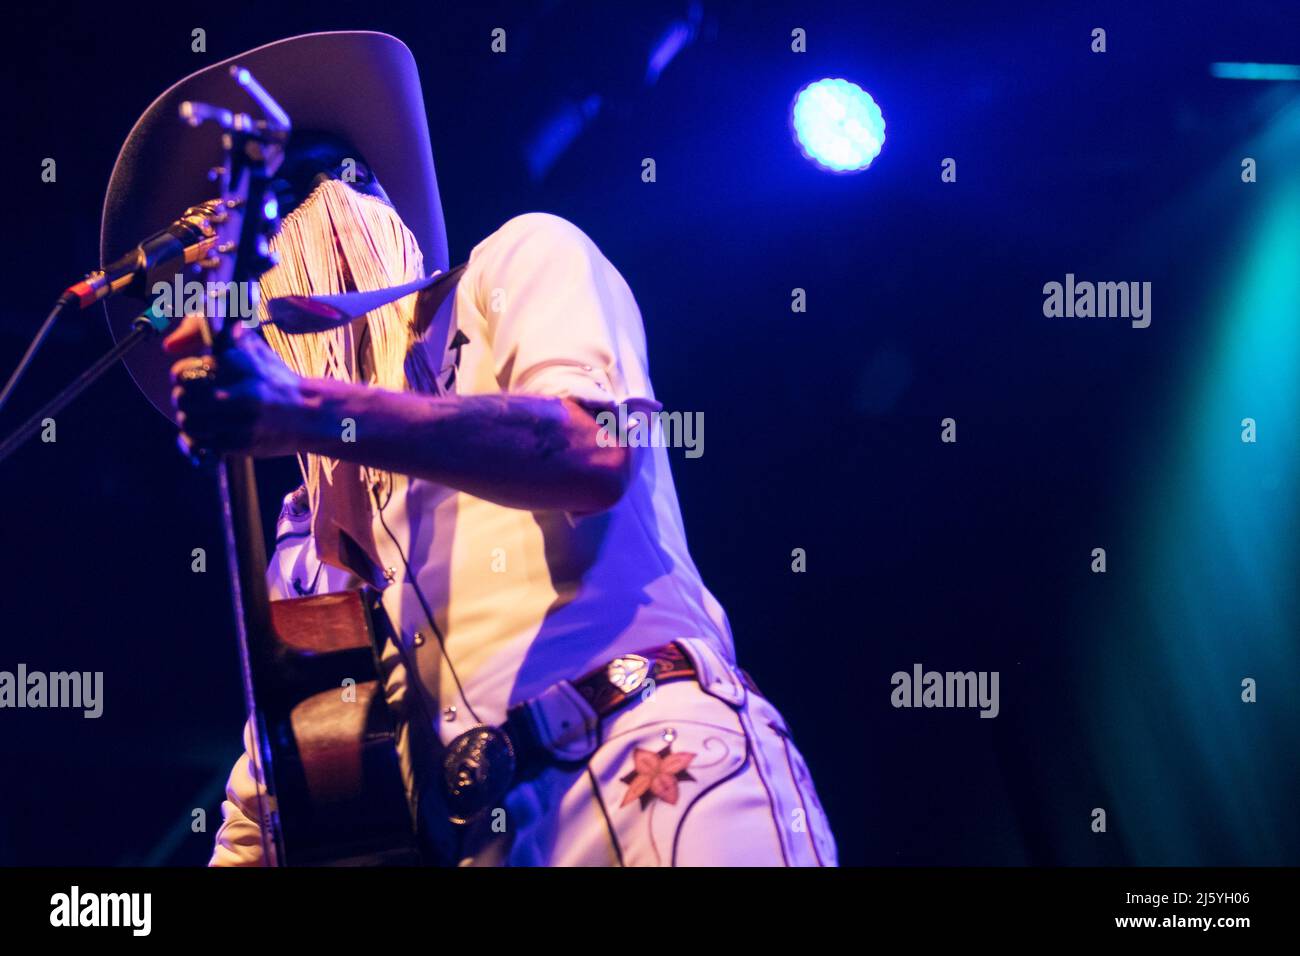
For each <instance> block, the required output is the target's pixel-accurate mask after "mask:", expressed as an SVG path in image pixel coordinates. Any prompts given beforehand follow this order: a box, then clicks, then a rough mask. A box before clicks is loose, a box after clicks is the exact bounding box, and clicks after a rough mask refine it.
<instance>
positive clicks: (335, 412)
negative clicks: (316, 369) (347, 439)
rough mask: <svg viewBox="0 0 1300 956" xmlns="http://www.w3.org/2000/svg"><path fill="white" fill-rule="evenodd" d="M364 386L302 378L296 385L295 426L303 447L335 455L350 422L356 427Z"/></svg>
mask: <svg viewBox="0 0 1300 956" xmlns="http://www.w3.org/2000/svg"><path fill="white" fill-rule="evenodd" d="M363 391H364V390H363V389H362V388H360V387H359V386H356V385H353V384H352V383H350V382H338V381H334V380H331V379H324V378H305V379H302V380H301V383H300V384H299V386H298V394H299V399H298V416H297V417H298V429H297V431H298V432H299V437H300V440H301V442H302V447H303V450H304V451H308V452H313V453H315V454H319V455H328V456H330V457H334V458H337V457H339V455H338V451H339V449H338V445H339V444H340V443H341V442H342V441H343V439H344V436H345V433H346V429H348V427H349V425H350V426H351V428H352V429H353V430H354V431H355V428H356V417H357V414H358V408H357V403H358V400H359V399H360V398H362V397H363V396H361V395H359V393H361V392H363Z"/></svg>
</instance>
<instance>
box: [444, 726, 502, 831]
mask: <svg viewBox="0 0 1300 956" xmlns="http://www.w3.org/2000/svg"><path fill="white" fill-rule="evenodd" d="M514 778H515V748H514V745H513V744H512V743H511V742H510V738H509V737H508V736H507V735H506V732H505V731H504V730H501V729H500V728H497V727H489V726H487V725H486V724H484V725H480V726H478V727H472V728H470V729H469V730H467V731H465V732H464V733H463V734H461V735H460V736H459V737H457V738H456V739H455V740H453V741H452V742H451V743H450V744H448V745H447V749H446V752H445V753H444V754H443V758H442V780H443V791H444V792H445V794H446V797H447V809H448V812H449V817H450V819H451V822H452V823H454V824H456V825H458V826H464V825H465V824H468V823H470V822H472V821H473V820H475V819H476V818H477V817H479V816H480V815H481V814H482V813H483V811H484V810H486V809H487V808H488V807H498V806H501V805H502V801H503V799H504V797H505V795H506V794H507V793H508V792H509V790H510V785H511V784H512V783H513V782H514Z"/></svg>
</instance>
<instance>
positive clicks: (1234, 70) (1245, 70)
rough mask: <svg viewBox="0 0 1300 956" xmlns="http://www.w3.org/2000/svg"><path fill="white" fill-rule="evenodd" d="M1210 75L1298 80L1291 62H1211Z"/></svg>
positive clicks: (1299, 74) (1298, 72)
mask: <svg viewBox="0 0 1300 956" xmlns="http://www.w3.org/2000/svg"><path fill="white" fill-rule="evenodd" d="M1210 75H1211V76H1216V77H1218V78H1219V79H1221V80H1300V66H1295V65H1294V64H1291V63H1211V64H1210Z"/></svg>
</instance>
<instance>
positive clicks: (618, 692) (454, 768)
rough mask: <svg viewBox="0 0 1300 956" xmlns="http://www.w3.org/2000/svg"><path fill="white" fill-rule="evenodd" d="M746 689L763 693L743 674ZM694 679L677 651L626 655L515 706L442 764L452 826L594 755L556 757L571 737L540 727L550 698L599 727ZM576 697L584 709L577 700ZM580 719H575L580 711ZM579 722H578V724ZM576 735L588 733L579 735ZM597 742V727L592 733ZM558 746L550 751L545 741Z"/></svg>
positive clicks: (667, 648) (585, 751) (451, 750)
mask: <svg viewBox="0 0 1300 956" xmlns="http://www.w3.org/2000/svg"><path fill="white" fill-rule="evenodd" d="M739 675H740V679H741V680H742V682H743V683H744V685H745V686H746V687H747V688H748V689H750V690H752V691H754V692H755V693H758V688H757V687H755V686H754V683H753V681H752V680H750V678H749V675H748V674H745V672H744V671H739ZM686 678H691V679H694V680H699V673H698V671H697V669H696V667H695V664H694V663H693V662H692V661H691V658H690V657H689V656H688V655H687V654H686V652H685V651H684V650H683V649H682V647H681V646H680V645H679V644H677V643H672V644H665V645H664V646H662V647H656V648H653V649H651V650H648V651H643V652H642V653H640V654H624V655H622V656H621V657H616V658H615V659H614V660H612V661H610V662H609V663H608V664H606V665H605V666H604V667H599V668H597V669H596V670H593V671H591V672H590V673H589V674H585V675H583V676H582V677H579V678H578V679H577V680H575V681H561V682H560V683H559V684H556V685H553V686H552V687H550V688H548V689H547V690H546V691H543V692H542V693H541V694H539V695H538V696H537V697H535V698H533V699H531V700H528V701H525V702H523V703H521V704H516V705H515V706H513V707H511V708H510V710H508V711H507V712H506V719H505V722H504V723H502V724H501V725H500V726H499V727H491V726H488V725H482V726H478V727H474V728H471V729H470V730H467V731H465V733H463V734H461V735H460V736H459V737H457V738H456V739H455V740H453V741H452V742H451V743H450V744H448V745H447V749H446V751H445V752H444V753H443V758H442V778H443V779H442V783H443V790H444V792H445V796H446V801H447V807H448V811H449V817H450V819H451V821H452V823H455V824H458V825H463V824H467V823H470V822H472V821H473V820H475V819H476V818H478V817H479V816H480V815H482V814H483V813H484V811H486V810H488V809H491V808H495V807H499V806H501V805H502V803H503V801H504V798H505V795H506V793H507V792H508V791H509V790H510V788H511V787H512V786H514V785H515V784H517V783H521V782H523V781H526V780H530V779H532V778H534V777H536V776H537V775H538V774H540V773H541V772H542V771H543V770H545V769H546V768H547V767H551V766H566V765H568V766H577V765H580V764H581V763H582V762H583V761H585V760H586V759H587V758H588V757H589V756H590V753H591V751H592V750H594V739H592V740H589V741H587V742H586V743H585V744H584V743H583V742H582V741H579V742H578V743H577V745H576V746H574V747H573V751H574V753H573V759H563V758H562V757H560V756H557V753H556V747H555V746H554V743H553V740H554V738H555V736H556V734H557V733H559V732H563V731H564V730H567V729H570V722H565V723H564V724H563V725H562V727H561V728H560V729H559V730H558V731H557V729H556V728H551V727H543V726H540V725H539V716H538V715H539V713H541V712H543V708H542V707H541V706H540V703H541V702H542V701H543V700H544V699H545V698H548V696H561V697H566V698H567V703H568V706H569V707H570V708H571V709H572V708H584V707H585V708H586V709H585V710H583V711H582V713H583V714H585V717H586V720H585V721H583V723H584V724H586V723H590V724H593V725H594V724H598V723H599V722H600V721H601V720H603V719H604V718H606V717H608V716H610V715H611V714H613V713H614V712H615V711H616V710H618V709H619V708H620V707H622V706H623V705H624V704H626V703H628V702H629V701H630V700H632V699H633V698H634V697H636V696H638V694H645V693H648V692H649V691H650V689H651V688H653V687H654V685H655V684H659V683H664V682H666V681H673V680H683V679H686ZM575 693H576V695H577V698H578V699H579V700H580V701H582V703H581V704H579V703H577V701H575V700H574V699H573V696H572V695H574V694H575ZM575 713H576V711H575ZM575 720H576V718H575ZM573 729H574V731H575V733H576V732H577V731H580V730H582V729H583V728H573ZM586 729H588V730H590V731H591V732H592V733H593V734H594V726H592V727H589V728H586ZM548 739H549V740H552V745H551V746H548V745H547V744H546V743H545V742H544V741H546V740H548Z"/></svg>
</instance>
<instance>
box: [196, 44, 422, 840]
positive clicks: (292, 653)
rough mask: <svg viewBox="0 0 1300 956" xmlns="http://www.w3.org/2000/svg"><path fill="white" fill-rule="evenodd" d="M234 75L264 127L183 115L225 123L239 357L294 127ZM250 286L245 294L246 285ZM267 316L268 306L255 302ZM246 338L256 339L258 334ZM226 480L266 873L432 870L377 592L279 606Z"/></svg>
mask: <svg viewBox="0 0 1300 956" xmlns="http://www.w3.org/2000/svg"><path fill="white" fill-rule="evenodd" d="M230 72H231V76H232V77H233V79H234V80H235V82H237V83H239V85H241V86H242V87H243V88H244V89H245V90H246V91H247V92H248V93H249V94H250V95H251V96H252V97H253V99H254V100H255V101H256V102H257V103H258V104H259V105H260V106H261V108H262V110H263V112H264V113H265V115H266V119H261V120H257V119H253V118H251V117H249V116H248V115H246V114H235V113H231V112H230V111H229V110H223V109H219V108H216V107H212V106H208V105H206V104H202V103H194V102H186V103H183V104H181V118H182V119H184V120H185V121H187V122H188V123H189V124H190V125H191V126H195V127H197V126H200V125H202V124H204V123H206V122H215V123H216V124H217V125H218V126H219V127H220V128H221V131H222V146H223V149H224V152H225V159H224V162H223V164H222V166H221V167H219V168H218V169H217V170H215V171H214V172H215V173H216V174H217V176H218V178H219V181H220V184H221V195H220V199H219V201H218V202H217V203H216V204H215V205H214V206H213V207H211V210H212V211H211V214H210V215H209V216H208V221H207V222H206V223H205V229H210V230H211V231H212V232H213V234H214V235H215V242H214V244H213V245H212V247H211V249H210V251H209V253H208V257H207V258H206V259H204V260H203V261H202V262H201V263H200V265H201V267H202V268H203V269H204V271H205V273H206V280H207V282H208V283H219V285H215V286H213V285H211V284H209V285H207V286H206V287H207V288H208V289H214V290H225V291H219V292H218V293H217V296H216V299H217V301H216V302H213V301H209V302H208V303H206V305H207V307H206V308H205V310H204V312H205V328H204V333H205V342H207V343H208V345H209V346H210V350H211V353H212V355H213V356H214V357H215V358H216V359H217V360H218V361H220V358H221V355H222V354H223V353H224V352H226V351H227V350H229V349H231V348H234V347H235V345H234V336H235V334H236V328H237V326H238V319H237V316H238V311H237V310H236V309H235V308H233V306H234V305H235V304H236V303H237V302H238V301H239V300H238V299H237V298H235V296H236V295H237V292H236V290H238V289H240V288H241V287H243V288H247V289H249V291H250V292H251V293H252V295H253V296H255V295H256V289H257V279H258V277H260V276H261V275H262V274H263V273H264V272H266V270H267V269H269V268H270V267H271V266H272V265H274V260H273V258H272V255H271V253H270V251H269V245H268V241H269V238H270V236H271V235H272V234H273V233H274V231H275V228H276V223H277V215H278V210H277V209H276V208H275V202H274V199H273V198H272V194H271V193H270V191H269V189H268V186H269V183H270V178H271V176H272V175H273V174H274V172H275V170H276V168H277V167H278V165H279V163H280V161H281V160H282V159H283V153H284V146H285V144H286V142H287V140H288V136H289V131H290V123H289V118H288V117H287V116H286V115H285V114H284V113H283V111H282V110H281V109H280V107H279V106H278V104H276V103H275V101H274V100H273V99H272V98H271V97H270V95H269V94H268V93H267V92H266V91H265V90H264V89H263V88H262V87H261V86H260V85H259V84H258V83H257V81H256V80H255V79H254V78H253V77H252V76H251V74H249V72H248V71H247V70H244V69H241V68H239V67H238V66H233V67H231V71H230ZM241 284H242V286H241ZM246 301H252V302H253V303H254V306H255V305H256V299H255V298H251V299H248V300H246ZM246 334H255V333H252V332H247V333H246ZM210 464H211V465H212V466H213V467H214V469H215V472H216V478H217V485H218V489H219V494H220V499H221V509H222V525H223V530H224V532H225V537H226V553H227V560H228V564H229V570H230V578H231V584H232V597H233V603H234V611H235V625H236V627H235V630H236V634H237V638H238V645H239V659H240V670H241V677H242V681H243V690H244V703H245V706H246V708H247V711H248V719H249V722H250V725H251V727H252V731H253V747H252V748H251V750H250V753H249V759H250V763H251V764H252V766H251V770H252V775H253V779H254V780H255V781H257V782H258V794H257V799H258V808H257V809H258V812H259V816H260V818H261V820H262V841H263V846H262V849H263V860H264V861H266V863H267V864H268V865H278V866H287V865H294V866H302V865H415V864H420V863H422V862H426V853H425V851H424V850H423V849H422V843H423V841H422V840H421V839H420V835H419V833H418V830H417V822H416V819H415V815H414V814H413V811H412V809H411V806H410V802H409V801H408V798H407V793H406V788H405V786H404V784H403V779H402V775H401V770H400V766H399V761H398V754H397V734H396V726H395V721H394V718H393V715H392V714H391V713H390V712H389V709H388V706H387V703H386V701H385V699H384V690H383V680H382V671H381V668H380V664H379V648H381V647H382V646H383V643H384V641H386V640H388V639H389V638H390V637H391V636H392V635H391V625H390V624H389V622H388V618H387V616H386V615H385V613H384V611H383V608H382V606H381V605H380V602H379V595H378V593H377V592H376V591H374V590H371V589H368V588H367V589H362V590H356V591H346V592H340V593H335V594H324V595H318V596H311V597H302V598H293V599H289V600H282V601H271V600H270V599H269V594H268V589H267V585H266V578H265V569H266V565H267V559H266V538H265V536H264V533H263V529H262V522H261V517H260V512H259V506H258V498H257V484H256V479H255V473H254V467H253V460H252V459H251V458H249V457H246V456H240V455H231V456H225V457H223V458H220V459H218V460H215V461H212V462H210Z"/></svg>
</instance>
